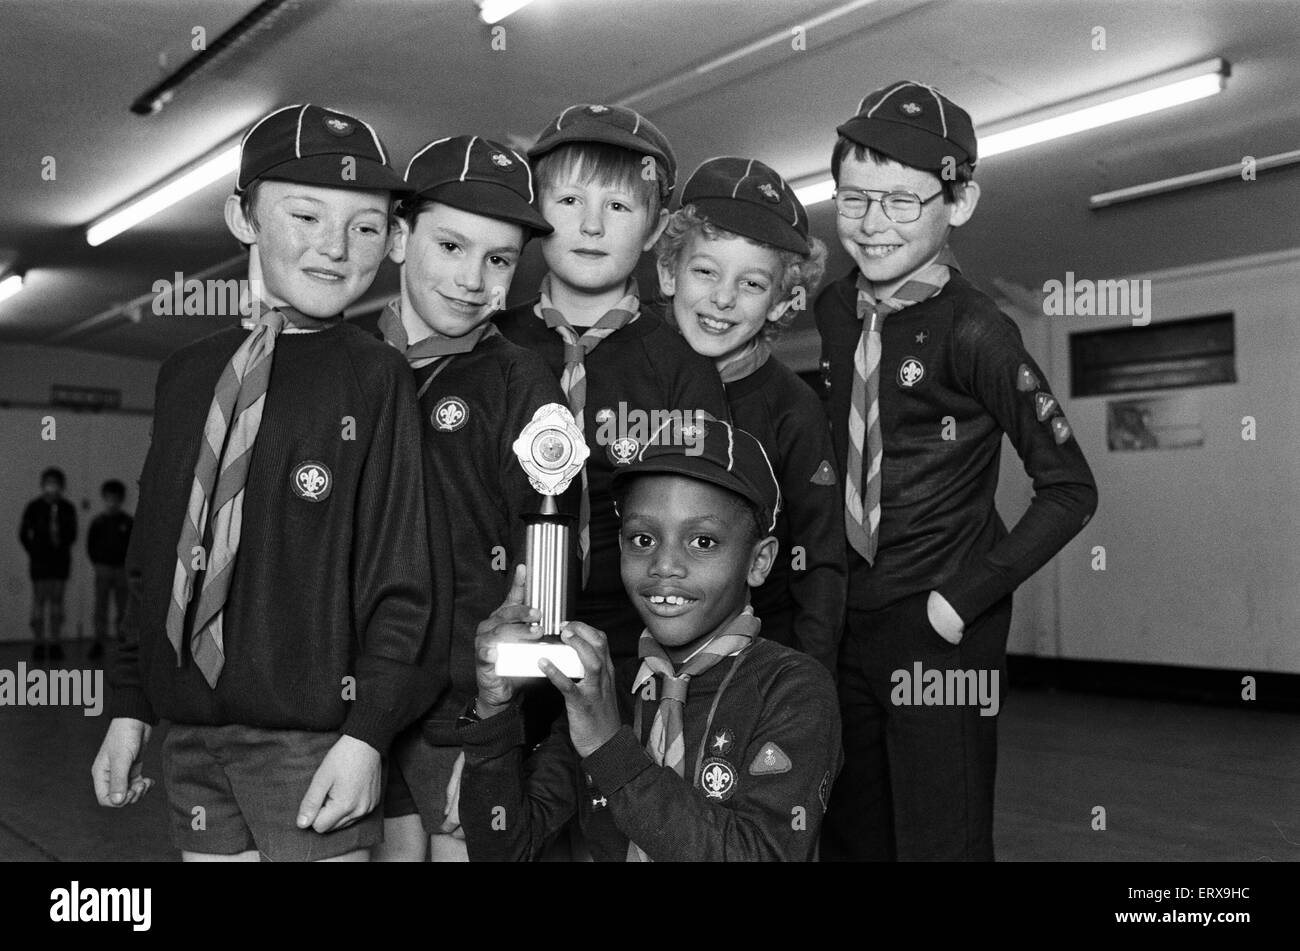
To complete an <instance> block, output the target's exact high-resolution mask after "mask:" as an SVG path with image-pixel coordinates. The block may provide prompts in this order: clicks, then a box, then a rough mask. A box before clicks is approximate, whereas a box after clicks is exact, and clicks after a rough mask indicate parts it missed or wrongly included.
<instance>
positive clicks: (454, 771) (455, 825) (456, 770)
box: [438, 752, 465, 842]
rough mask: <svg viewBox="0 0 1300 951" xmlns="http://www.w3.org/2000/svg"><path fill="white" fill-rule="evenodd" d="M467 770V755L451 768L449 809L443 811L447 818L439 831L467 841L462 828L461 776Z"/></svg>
mask: <svg viewBox="0 0 1300 951" xmlns="http://www.w3.org/2000/svg"><path fill="white" fill-rule="evenodd" d="M464 768H465V754H464V753H463V752H462V753H461V754H460V755H459V756H457V757H456V765H455V766H453V767H452V768H451V779H450V780H448V781H447V808H446V809H444V810H443V811H442V814H443V816H444V817H445V818H444V819H443V820H442V827H441V828H440V829H439V830H438V831H440V832H441V833H442V834H443V835H449V836H452V837H454V838H457V839H460V840H461V841H462V842H463V841H465V830H464V829H462V828H461V827H460V774H461V771H462V770H463V769H464Z"/></svg>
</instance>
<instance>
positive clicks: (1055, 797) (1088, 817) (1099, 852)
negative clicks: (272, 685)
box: [0, 644, 1300, 862]
mask: <svg viewBox="0 0 1300 951" xmlns="http://www.w3.org/2000/svg"><path fill="white" fill-rule="evenodd" d="M82 656H83V655H82V651H81V649H79V648H72V649H70V650H69V652H68V657H67V659H66V660H65V666H71V665H74V664H81V663H83V661H81V657H82ZM27 660H29V647H28V646H27V645H15V644H0V669H7V670H10V671H16V669H17V665H18V662H19V661H27ZM107 725H108V723H107V721H106V720H105V719H104V718H103V717H99V718H96V717H86V716H83V714H82V712H81V710H80V708H76V709H68V708H51V707H35V708H33V707H9V706H6V707H0V861H36V862H40V861H64V860H87V861H133V860H161V861H170V860H174V859H175V858H176V855H175V853H174V852H173V850H172V849H171V847H170V846H169V845H168V842H167V834H166V831H165V825H164V811H163V802H164V794H163V790H162V788H161V786H160V785H159V786H155V787H154V789H153V790H152V791H151V792H150V793H149V794H148V795H147V796H146V797H145V798H144V800H143V801H142V802H140V803H137V804H136V805H134V806H131V807H129V808H126V809H121V810H110V809H101V808H100V807H99V806H98V805H96V803H95V799H94V795H93V793H92V791H91V784H90V764H91V761H92V760H93V759H94V756H95V752H96V751H97V750H98V748H99V742H100V739H101V738H102V736H103V732H104V730H105V729H106V727H107ZM1000 729H1001V732H1000V736H1001V754H1000V763H999V774H998V808H997V852H998V857H999V858H1000V859H1002V860H1028V861H1059V860H1082V861H1129V860H1162V861H1163V860H1168V861H1188V860H1199V861H1300V716H1296V715H1293V714H1286V713H1267V712H1255V711H1239V710H1232V709H1226V708H1221V707H1210V706H1188V705H1181V704H1174V703H1165V702H1158V701H1141V700H1129V699H1123V700H1117V699H1114V698H1109V697H1101V696H1095V695H1089V694H1074V693H1054V692H1050V691H1043V690H1032V691H1031V690H1022V691H1018V692H1016V693H1015V694H1014V695H1013V696H1012V697H1011V698H1010V699H1009V700H1008V702H1007V703H1006V704H1005V705H1004V708H1003V712H1002V716H1001V728H1000ZM160 738H161V734H160V732H159V731H155V733H154V739H153V740H152V742H151V743H150V745H149V750H148V752H147V754H146V759H145V775H147V776H152V777H154V778H155V779H157V778H158V777H159V776H160V772H161V771H160V769H159V762H158V743H159V740H160ZM1096 806H1101V807H1103V808H1104V809H1105V822H1106V829H1105V831H1094V830H1093V828H1092V826H1093V821H1094V820H1093V813H1094V808H1095V807H1096Z"/></svg>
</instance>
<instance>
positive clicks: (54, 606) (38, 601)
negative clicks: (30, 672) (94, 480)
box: [18, 466, 77, 663]
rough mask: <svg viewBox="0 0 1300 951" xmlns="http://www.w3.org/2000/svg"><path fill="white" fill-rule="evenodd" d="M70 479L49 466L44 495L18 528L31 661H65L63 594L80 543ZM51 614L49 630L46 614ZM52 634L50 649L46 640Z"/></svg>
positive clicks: (43, 479)
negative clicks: (67, 494)
mask: <svg viewBox="0 0 1300 951" xmlns="http://www.w3.org/2000/svg"><path fill="white" fill-rule="evenodd" d="M67 484H68V480H67V477H66V476H65V475H64V474H63V470H62V469H60V468H58V467H56V466H50V467H49V468H47V469H46V470H45V471H44V472H42V473H41V494H40V495H38V496H37V497H36V498H34V499H32V500H31V501H30V502H28V503H27V507H26V508H25V509H23V517H22V521H21V522H20V523H19V525H18V540H19V541H20V542H21V543H22V546H23V550H24V551H26V552H27V570H28V575H29V576H30V577H31V579H32V610H31V615H30V617H31V627H32V638H33V644H32V660H33V661H35V662H37V663H40V662H42V661H44V660H46V659H47V658H48V659H49V660H52V661H55V662H58V661H61V660H63V645H62V644H60V643H59V637H60V635H61V634H62V633H63V595H64V590H65V589H66V588H67V584H68V575H69V573H70V572H71V570H72V543H73V542H75V541H76V540H77V510H76V508H75V507H74V506H73V504H72V503H71V502H69V501H68V500H67V499H65V498H64V497H63V490H64V489H65V488H67ZM47 611H48V615H49V618H48V627H47V626H46V614H47ZM47 634H48V635H49V638H48V641H49V642H48V644H47V643H46V635H47Z"/></svg>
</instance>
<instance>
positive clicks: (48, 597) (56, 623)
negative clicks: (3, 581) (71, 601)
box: [31, 578, 68, 650]
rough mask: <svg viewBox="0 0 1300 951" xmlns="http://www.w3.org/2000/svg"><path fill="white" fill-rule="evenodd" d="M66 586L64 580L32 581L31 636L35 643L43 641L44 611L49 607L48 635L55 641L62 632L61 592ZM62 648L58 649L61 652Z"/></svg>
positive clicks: (44, 631) (66, 581)
mask: <svg viewBox="0 0 1300 951" xmlns="http://www.w3.org/2000/svg"><path fill="white" fill-rule="evenodd" d="M67 585H68V580H67V579H66V578H36V579H34V580H33V581H32V612H31V625H32V636H33V637H35V638H36V640H37V641H43V640H45V633H46V630H47V628H46V626H45V609H46V607H47V606H48V607H49V618H50V624H49V628H48V630H49V634H50V638H51V639H52V640H55V641H57V640H58V639H59V635H60V634H61V633H62V632H63V591H64V589H65V588H66V587H67ZM61 649H62V648H60V650H61Z"/></svg>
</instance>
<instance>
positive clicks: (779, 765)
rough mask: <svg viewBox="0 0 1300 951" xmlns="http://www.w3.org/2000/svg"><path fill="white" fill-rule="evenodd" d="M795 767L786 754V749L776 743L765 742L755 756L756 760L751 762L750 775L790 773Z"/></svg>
mask: <svg viewBox="0 0 1300 951" xmlns="http://www.w3.org/2000/svg"><path fill="white" fill-rule="evenodd" d="M793 768H794V764H793V763H791V762H790V757H788V756H786V755H785V750H783V749H781V747H779V746H777V745H776V744H775V743H764V744H763V748H762V749H761V750H759V751H758V755H757V756H755V757H754V762H752V763H750V764H749V775H751V776H768V775H776V774H778V773H788V772H790V770H791V769H793Z"/></svg>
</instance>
